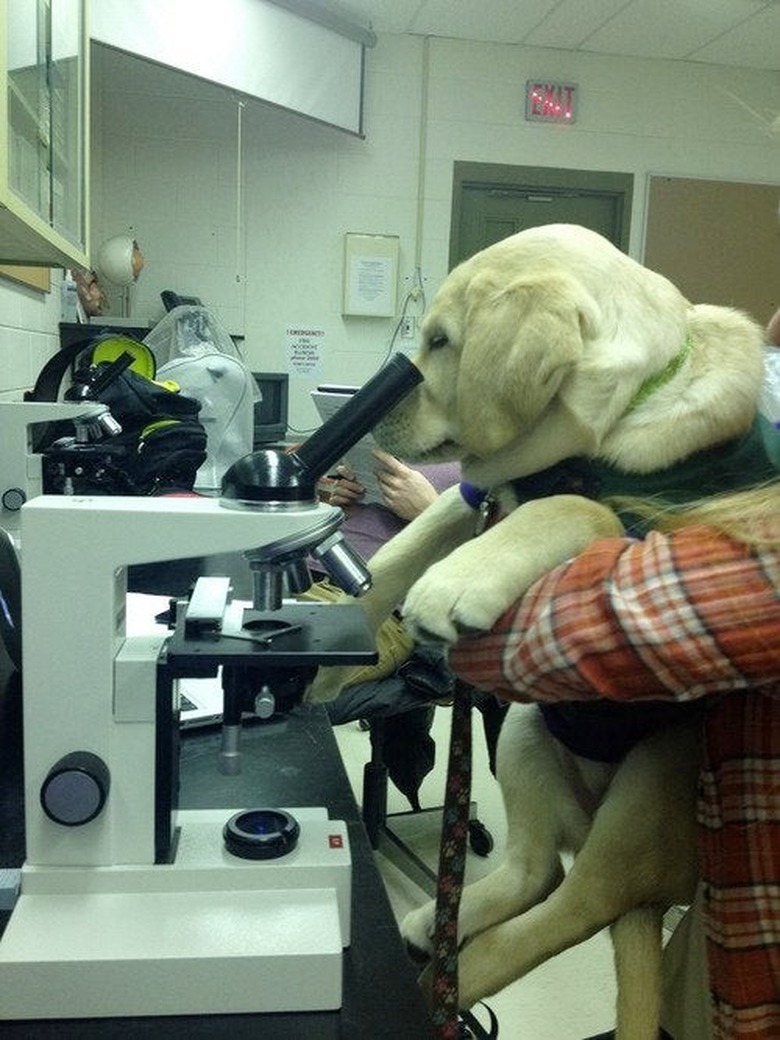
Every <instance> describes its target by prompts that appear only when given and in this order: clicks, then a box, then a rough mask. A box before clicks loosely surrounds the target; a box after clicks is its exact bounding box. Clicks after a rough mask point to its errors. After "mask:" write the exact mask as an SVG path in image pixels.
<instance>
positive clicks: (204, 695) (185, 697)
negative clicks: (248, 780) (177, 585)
mask: <svg viewBox="0 0 780 1040" xmlns="http://www.w3.org/2000/svg"><path fill="white" fill-rule="evenodd" d="M169 606H170V600H169V599H168V597H167V596H149V595H146V594H145V593H141V592H129V593H128V594H127V621H126V632H127V635H128V636H148V635H156V634H158V633H159V634H160V635H164V634H166V633H167V632H169V629H168V627H167V625H164V624H160V623H159V622H158V621H155V618H156V617H157V615H158V614H162V613H164V612H165V611H167V610H168V608H169ZM221 671H222V669H220V673H219V674H218V675H216V676H215V677H214V678H211V679H195V678H190V677H187V678H183V679H179V680H178V683H179V697H180V715H179V723H180V726H181V728H182V729H193V728H196V727H200V726H218V725H221V723H222V675H221Z"/></svg>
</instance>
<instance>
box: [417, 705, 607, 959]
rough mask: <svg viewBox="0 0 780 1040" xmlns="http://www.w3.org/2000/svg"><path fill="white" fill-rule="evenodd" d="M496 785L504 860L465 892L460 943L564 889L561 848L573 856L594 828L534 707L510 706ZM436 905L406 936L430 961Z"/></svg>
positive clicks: (422, 912) (422, 910) (420, 912)
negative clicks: (501, 814)
mask: <svg viewBox="0 0 780 1040" xmlns="http://www.w3.org/2000/svg"><path fill="white" fill-rule="evenodd" d="M498 779H499V783H500V786H501V793H502V796H503V799H504V808H505V812H506V817H507V847H506V852H505V855H504V859H503V862H502V863H501V864H500V865H499V866H498V867H497V868H496V869H495V870H493V871H491V873H490V874H487V875H486V876H485V877H483V878H480V879H479V880H478V881H475V882H473V883H472V884H470V885H466V887H465V888H464V890H463V894H462V897H461V903H460V913H459V917H458V935H459V941H460V942H461V943H463V942H464V941H465V940H467V939H469V938H471V937H473V936H474V935H476V934H478V933H479V932H482V931H484V930H485V929H486V928H489V927H491V926H492V925H495V924H499V923H500V922H501V921H506V920H507V919H508V918H510V917H516V916H517V915H518V914H521V913H523V912H524V911H525V910H527V909H528V908H529V907H531V906H533V905H534V904H535V903H538V902H540V900H542V899H545V898H546V897H547V896H548V895H549V893H550V892H552V890H553V889H554V888H555V887H556V886H557V885H558V884H560V882H561V880H562V878H563V867H562V865H561V857H560V853H561V849H562V848H566V849H568V850H570V851H576V850H577V849H578V848H579V847H580V846H581V845H582V843H583V842H584V841H585V839H586V837H587V835H588V831H589V829H590V823H591V821H590V816H589V814H588V813H587V812H586V811H585V810H584V809H583V807H582V805H581V804H580V803H579V802H578V800H577V799H576V798H574V797H573V795H572V786H571V784H570V782H569V778H568V777H567V776H566V771H565V770H562V769H561V754H560V745H559V744H558V743H557V742H556V741H554V740H553V739H552V738H551V737H550V735H549V733H548V731H547V728H546V726H545V725H544V721H543V719H542V717H541V715H540V713H539V711H538V709H537V708H536V706H535V705H531V704H523V705H520V704H513V705H512V707H511V708H510V710H509V711H508V712H507V715H506V718H505V720H504V723H503V726H502V730H501V735H500V738H499V744H498ZM434 928H435V903H434V902H432V901H431V902H429V903H426V904H425V905H424V906H422V907H420V908H419V909H417V910H413V911H412V912H411V913H410V914H408V915H407V916H406V918H405V919H404V921H403V922H402V925H401V932H402V934H403V936H404V939H405V940H406V943H407V945H408V946H410V947H412V948H413V949H415V950H418V951H420V952H422V953H426V954H428V955H429V956H430V955H431V952H432V949H433V937H434Z"/></svg>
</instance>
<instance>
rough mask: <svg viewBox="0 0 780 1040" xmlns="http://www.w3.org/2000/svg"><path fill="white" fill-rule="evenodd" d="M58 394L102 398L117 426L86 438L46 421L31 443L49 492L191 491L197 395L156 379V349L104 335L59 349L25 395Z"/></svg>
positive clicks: (198, 451) (201, 454) (198, 457)
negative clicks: (67, 378)
mask: <svg viewBox="0 0 780 1040" xmlns="http://www.w3.org/2000/svg"><path fill="white" fill-rule="evenodd" d="M69 366H70V367H71V368H72V369H73V370H74V371H73V381H72V385H71V386H70V387H69V388H68V390H67V391H66V393H65V395H64V398H65V400H70V401H85V402H87V401H99V402H102V403H103V404H105V405H107V406H108V408H109V410H110V412H111V415H112V416H113V418H114V419H115V420H116V421H117V422H118V423H119V424H120V426H121V427H122V430H121V433H119V434H118V435H117V436H113V437H105V438H102V439H100V440H89V441H87V442H86V443H85V442H83V441H77V439H76V438H75V436H74V435H73V426H72V424H70V423H67V422H65V423H50V424H47V427H46V428H45V429H44V430H43V431H42V432H41V433H40V434H39V436H38V437H37V439H36V441H35V444H34V450H35V451H36V452H38V453H40V454H41V455H42V456H43V481H44V491H45V492H47V493H48V494H63V493H75V494H106V495H152V494H162V493H170V492H176V491H183V492H187V491H191V490H192V488H193V485H194V483H195V475H196V473H197V471H198V469H199V468H200V466H202V464H203V463H204V461H205V459H206V439H207V438H206V431H205V429H204V427H203V425H202V423H201V422H200V421H199V420H198V413H199V412H200V402H199V401H197V400H196V399H195V398H193V397H189V396H187V395H186V394H182V393H180V392H179V391H178V388H177V387H176V386H175V385H174V384H170V383H158V382H156V381H155V379H154V374H155V362H154V355H153V354H152V352H151V351H150V350H149V348H148V347H147V346H146V345H145V344H143V343H139V342H138V341H137V340H133V339H130V338H129V337H125V336H112V335H104V336H99V337H98V338H97V339H93V340H90V341H85V342H81V343H77V344H73V345H72V346H71V347H69V348H67V349H66V350H61V351H60V352H59V353H58V354H56V355H55V356H54V357H53V358H52V359H50V361H49V362H48V363H47V365H45V366H44V368H43V369H42V371H41V373H40V375H39V376H38V380H37V381H36V385H35V387H34V388H33V390H32V391H31V392H30V393H29V394H27V395H26V399H27V400H32V401H35V400H41V401H45V400H49V401H56V400H57V396H58V393H59V386H60V383H61V381H62V377H63V375H64V374H65V371H66V370H67V368H68V367H69Z"/></svg>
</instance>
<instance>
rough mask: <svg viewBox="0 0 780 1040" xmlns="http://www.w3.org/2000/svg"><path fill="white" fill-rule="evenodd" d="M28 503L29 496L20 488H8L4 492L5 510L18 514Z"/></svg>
mask: <svg viewBox="0 0 780 1040" xmlns="http://www.w3.org/2000/svg"><path fill="white" fill-rule="evenodd" d="M26 501H27V495H25V493H24V491H23V490H22V489H21V488H18V487H10V488H6V490H5V491H4V492H3V509H7V510H8V511H9V512H11V513H17V512H18V511H19V510H20V509H21V508H22V506H23V505H24V503H25V502H26Z"/></svg>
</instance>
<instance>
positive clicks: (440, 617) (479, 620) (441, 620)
mask: <svg viewBox="0 0 780 1040" xmlns="http://www.w3.org/2000/svg"><path fill="white" fill-rule="evenodd" d="M463 548H466V547H463ZM514 599H515V591H514V585H512V584H511V583H509V582H507V580H506V576H505V575H504V574H503V573H502V572H501V570H500V564H498V563H497V562H496V561H492V562H491V561H483V560H481V559H479V560H477V559H473V558H469V556H468V555H467V554H465V553H462V552H461V550H457V551H456V552H454V553H451V554H450V556H448V557H447V558H446V559H445V560H442V561H440V562H439V563H436V564H434V565H433V566H432V567H430V568H429V569H428V570H427V571H426V572H425V574H424V575H423V576H422V578H420V579H419V581H417V582H415V584H414V585H413V586H412V588H411V589H410V590H409V594H408V595H407V597H406V600H405V602H404V605H403V615H404V624H405V625H406V628H407V629H408V631H409V633H410V635H411V636H412V638H413V639H415V640H416V641H417V642H422V643H425V642H431V641H438V642H444V643H455V642H457V640H458V639H459V638H460V637H461V636H462V635H465V634H467V633H470V632H471V633H474V632H486V631H488V630H489V629H490V628H491V627H492V626H493V624H494V622H496V621H497V620H498V618H499V617H500V616H501V614H502V613H503V612H504V611H505V610H506V609H507V607H509V606H510V605H511V603H512V602H513V600H514Z"/></svg>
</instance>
